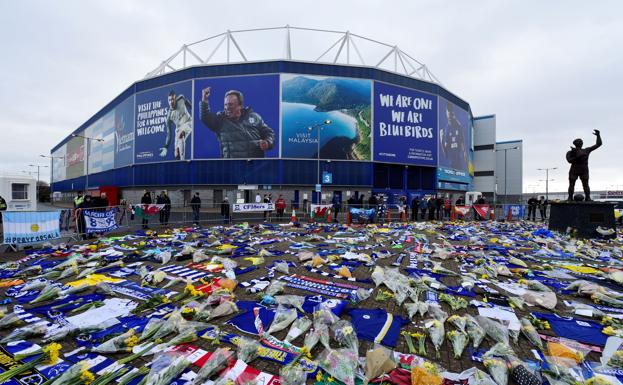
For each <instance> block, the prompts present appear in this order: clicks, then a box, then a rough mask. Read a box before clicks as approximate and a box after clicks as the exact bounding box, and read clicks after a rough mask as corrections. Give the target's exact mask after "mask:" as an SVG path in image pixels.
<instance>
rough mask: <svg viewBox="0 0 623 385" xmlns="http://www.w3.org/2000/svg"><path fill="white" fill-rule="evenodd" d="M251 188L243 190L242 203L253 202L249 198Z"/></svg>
mask: <svg viewBox="0 0 623 385" xmlns="http://www.w3.org/2000/svg"><path fill="white" fill-rule="evenodd" d="M251 197H252V196H251V190H244V203H250V202H253V201H252V200H251Z"/></svg>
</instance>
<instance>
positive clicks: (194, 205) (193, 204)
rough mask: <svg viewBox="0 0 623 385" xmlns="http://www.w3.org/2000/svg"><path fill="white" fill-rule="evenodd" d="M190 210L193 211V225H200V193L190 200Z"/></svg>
mask: <svg viewBox="0 0 623 385" xmlns="http://www.w3.org/2000/svg"><path fill="white" fill-rule="evenodd" d="M190 208H191V209H192V210H193V224H195V225H199V212H200V210H201V198H199V192H196V193H195V195H194V196H193V197H192V199H191V200H190Z"/></svg>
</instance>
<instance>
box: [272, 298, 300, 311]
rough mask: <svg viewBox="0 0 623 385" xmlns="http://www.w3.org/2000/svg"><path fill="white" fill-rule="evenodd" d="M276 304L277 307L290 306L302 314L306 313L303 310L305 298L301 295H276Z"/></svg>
mask: <svg viewBox="0 0 623 385" xmlns="http://www.w3.org/2000/svg"><path fill="white" fill-rule="evenodd" d="M275 302H276V303H277V305H288V306H292V307H294V308H296V309H297V310H298V311H300V312H301V313H305V310H303V303H304V302H305V297H303V296H301V295H276V296H275Z"/></svg>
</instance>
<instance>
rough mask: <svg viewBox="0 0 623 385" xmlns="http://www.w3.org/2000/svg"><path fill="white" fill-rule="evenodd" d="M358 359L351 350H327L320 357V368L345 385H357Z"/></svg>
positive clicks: (357, 355)
mask: <svg viewBox="0 0 623 385" xmlns="http://www.w3.org/2000/svg"><path fill="white" fill-rule="evenodd" d="M358 358H359V354H357V353H356V352H354V351H352V350H350V349H326V350H324V351H323V352H322V353H320V355H319V356H318V366H320V367H321V368H322V369H323V370H324V371H326V372H327V373H329V374H330V375H331V376H333V377H335V378H336V379H337V380H339V381H341V382H343V383H344V384H345V385H355V369H357V360H358Z"/></svg>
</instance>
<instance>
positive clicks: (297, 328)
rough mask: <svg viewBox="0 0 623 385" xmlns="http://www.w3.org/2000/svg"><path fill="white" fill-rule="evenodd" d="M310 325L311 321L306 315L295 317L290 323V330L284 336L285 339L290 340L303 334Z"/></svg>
mask: <svg viewBox="0 0 623 385" xmlns="http://www.w3.org/2000/svg"><path fill="white" fill-rule="evenodd" d="M311 325H312V321H311V320H310V319H309V318H307V317H301V318H297V319H296V320H295V321H294V322H293V323H292V325H291V326H290V330H289V331H288V335H287V336H286V338H285V341H287V342H292V341H294V340H295V339H297V338H298V337H300V336H301V335H303V334H304V333H305V332H307V330H309V328H310V327H311Z"/></svg>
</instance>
